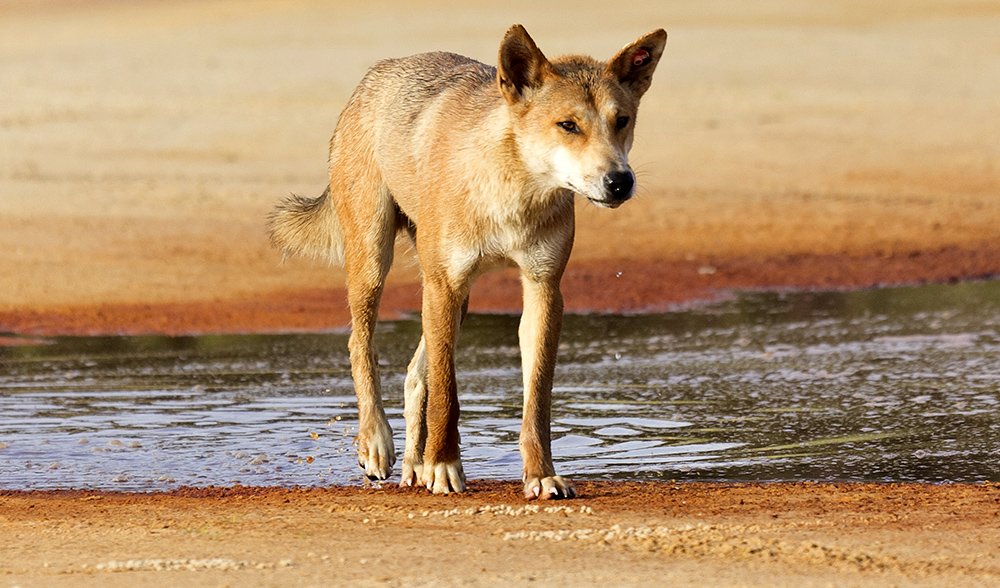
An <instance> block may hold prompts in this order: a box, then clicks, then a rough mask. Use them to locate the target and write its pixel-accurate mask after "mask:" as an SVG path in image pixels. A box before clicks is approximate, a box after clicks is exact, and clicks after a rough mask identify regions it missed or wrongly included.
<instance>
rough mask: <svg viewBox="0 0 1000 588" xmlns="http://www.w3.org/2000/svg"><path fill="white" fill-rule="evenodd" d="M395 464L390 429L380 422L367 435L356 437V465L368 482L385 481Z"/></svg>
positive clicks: (385, 423)
mask: <svg viewBox="0 0 1000 588" xmlns="http://www.w3.org/2000/svg"><path fill="white" fill-rule="evenodd" d="M395 463H396V448H395V447H394V446H393V444H392V429H391V428H390V427H389V423H387V422H385V421H382V422H380V423H378V424H377V425H376V426H375V430H374V431H373V432H371V433H369V434H367V435H358V465H359V466H361V469H363V470H364V471H365V476H367V478H368V479H369V480H385V479H386V478H388V477H389V473H390V472H391V471H392V466H393V464H395Z"/></svg>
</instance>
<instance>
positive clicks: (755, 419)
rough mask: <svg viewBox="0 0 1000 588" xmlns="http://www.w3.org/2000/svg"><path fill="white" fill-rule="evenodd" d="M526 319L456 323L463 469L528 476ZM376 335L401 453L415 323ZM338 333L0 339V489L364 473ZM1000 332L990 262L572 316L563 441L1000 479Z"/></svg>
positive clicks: (656, 473)
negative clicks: (934, 281) (979, 278)
mask: <svg viewBox="0 0 1000 588" xmlns="http://www.w3.org/2000/svg"><path fill="white" fill-rule="evenodd" d="M516 332H517V320H516V318H515V317H509V316H482V315H480V316H472V317H470V319H469V320H468V322H467V323H466V327H465V329H464V331H463V335H462V341H461V355H460V357H459V362H458V369H459V378H460V386H461V390H462V392H461V398H462V402H463V418H462V435H463V450H464V455H465V467H466V472H467V473H468V474H469V475H470V477H474V478H486V477H497V478H509V479H510V478H516V477H517V476H518V475H519V468H520V458H519V456H518V453H517V432H518V429H519V423H520V405H521V400H520V372H519V369H518V347H517V339H516ZM378 337H379V344H380V348H381V350H382V353H381V357H382V360H381V362H382V364H383V372H384V380H385V382H384V388H385V390H386V391H387V397H388V398H387V401H388V404H389V405H390V409H389V416H390V420H391V422H392V425H393V428H394V429H395V430H396V431H397V440H396V441H397V451H401V448H402V438H401V436H400V434H401V432H402V430H403V426H402V424H403V423H402V406H401V405H402V393H401V390H402V382H403V373H402V372H403V370H404V369H405V366H406V364H407V361H408V359H409V354H410V353H411V352H412V349H413V347H414V346H415V345H416V342H417V339H418V338H419V325H418V324H417V323H416V322H415V321H400V322H395V323H391V324H386V325H384V326H383V327H382V328H381V329H380V331H379V334H378ZM345 348H346V333H330V334H321V335H286V336H228V337H178V338H168V337H92V338H59V339H54V340H52V341H50V342H48V344H42V345H30V346H22V347H8V348H0V364H2V369H0V488H3V489H16V488H66V487H75V488H108V489H119V490H126V489H131V490H152V489H166V488H172V487H175V486H178V485H209V484H224V485H230V484H255V485H323V484H343V483H352V482H358V481H359V480H360V476H359V470H357V466H356V462H355V459H354V449H353V447H352V440H353V435H354V433H355V428H356V422H355V414H354V398H353V392H352V388H351V382H350V366H349V363H348V360H347V354H346V352H345ZM998 352H1000V283H998V282H986V283H970V284H959V285H952V286H928V287H920V288H897V289H886V290H875V291H870V292H858V293H847V294H845V293H804V294H802V293H800V294H782V293H748V294H743V295H740V296H738V297H736V298H735V299H733V300H730V301H728V302H725V303H721V304H717V305H713V306H710V307H706V308H701V309H695V310H690V311H684V312H676V313H667V314H660V315H642V316H570V317H567V319H566V321H565V330H564V335H563V341H562V344H561V350H560V365H559V368H558V374H557V378H556V381H557V386H556V390H555V394H554V396H555V407H554V411H553V414H554V422H553V430H554V433H555V437H556V440H555V442H554V453H555V454H556V459H557V461H558V464H559V467H560V471H561V472H563V473H566V474H570V475H577V476H578V477H589V478H613V479H625V478H627V479H687V480H691V479H711V480H747V479H752V480H845V479H848V480H880V481H891V480H911V481H930V482H936V481H945V480H955V481H979V480H987V479H989V480H998V479H1000V459H998V458H1000V353H998ZM397 469H398V468H397Z"/></svg>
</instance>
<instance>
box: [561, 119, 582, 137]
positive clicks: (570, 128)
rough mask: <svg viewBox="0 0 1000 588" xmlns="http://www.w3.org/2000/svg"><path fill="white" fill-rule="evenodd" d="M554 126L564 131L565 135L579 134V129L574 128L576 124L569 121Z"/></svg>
mask: <svg viewBox="0 0 1000 588" xmlns="http://www.w3.org/2000/svg"><path fill="white" fill-rule="evenodd" d="M556 124H557V125H558V126H559V128H561V129H562V130H564V131H566V132H567V133H571V134H573V135H575V134H577V133H579V132H580V127H578V126H576V123H575V122H573V121H571V120H564V121H560V122H557V123H556Z"/></svg>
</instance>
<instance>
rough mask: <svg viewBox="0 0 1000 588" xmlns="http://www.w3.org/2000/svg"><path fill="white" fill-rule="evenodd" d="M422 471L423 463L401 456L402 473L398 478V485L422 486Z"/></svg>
mask: <svg viewBox="0 0 1000 588" xmlns="http://www.w3.org/2000/svg"><path fill="white" fill-rule="evenodd" d="M423 471H424V464H422V463H413V462H411V461H410V460H409V459H407V458H405V457H404V458H403V473H402V477H401V478H400V480H399V485H400V486H422V485H423V479H422V478H421V475H422V474H423Z"/></svg>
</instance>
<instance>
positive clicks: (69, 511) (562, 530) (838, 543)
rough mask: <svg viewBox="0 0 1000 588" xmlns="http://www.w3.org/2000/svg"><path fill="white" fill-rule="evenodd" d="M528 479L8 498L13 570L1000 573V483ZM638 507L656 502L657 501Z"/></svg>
mask: <svg viewBox="0 0 1000 588" xmlns="http://www.w3.org/2000/svg"><path fill="white" fill-rule="evenodd" d="M580 490H581V492H582V495H583V497H582V498H581V499H579V500H573V501H563V502H548V503H537V504H533V505H525V504H524V503H523V501H522V500H521V499H520V498H519V497H518V490H517V488H516V486H515V485H514V484H512V483H497V482H474V483H473V484H472V485H471V488H470V491H469V492H468V493H467V494H465V495H462V496H449V497H433V496H425V495H422V494H423V493H422V492H420V494H421V495H420V496H417V493H418V492H419V491H416V490H408V491H406V490H399V489H397V488H386V489H384V490H373V489H354V488H329V489H316V490H285V489H261V488H231V489H203V490H182V491H178V492H175V493H172V494H152V495H147V494H98V493H90V492H85V491H78V492H34V493H0V520H2V521H3V523H4V534H3V536H2V537H0V548H2V549H0V553H2V554H3V555H2V556H0V578H3V579H5V580H6V581H7V582H8V583H10V584H13V585H25V586H32V585H40V584H49V583H53V582H58V583H59V585H63V586H86V585H100V586H135V585H140V584H141V585H164V584H167V583H169V584H174V585H178V584H183V585H185V586H218V585H220V584H233V585H235V584H239V585H284V586H288V585H296V586H312V585H317V586H318V585H330V584H336V585H352V586H356V585H390V586H423V585H435V586H453V585H463V586H497V585H514V584H526V583H532V582H539V583H555V582H558V583H565V584H572V585H583V586H597V585H614V586H639V585H644V586H648V585H651V584H655V585H675V586H676V585H680V586H689V585H698V586H704V585H706V583H708V584H712V585H727V586H742V585H758V586H759V585H768V586H829V585H838V586H843V585H850V586H886V585H907V586H924V585H926V586H941V585H945V584H949V583H950V584H955V583H957V584H958V585H991V584H995V583H997V582H1000V486H997V485H996V484H992V485H974V486H973V485H951V486H922V485H872V484H764V485H757V484H750V485H719V484H671V483H661V484H630V483H618V484H615V483H606V482H602V483H587V484H583V485H581V487H580ZM637 505H642V506H641V507H639V506H637Z"/></svg>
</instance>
